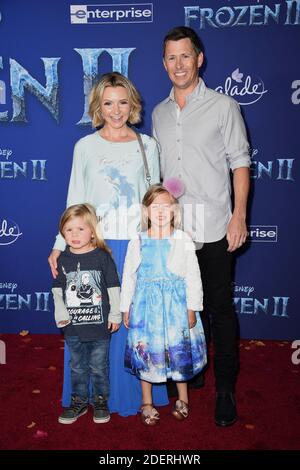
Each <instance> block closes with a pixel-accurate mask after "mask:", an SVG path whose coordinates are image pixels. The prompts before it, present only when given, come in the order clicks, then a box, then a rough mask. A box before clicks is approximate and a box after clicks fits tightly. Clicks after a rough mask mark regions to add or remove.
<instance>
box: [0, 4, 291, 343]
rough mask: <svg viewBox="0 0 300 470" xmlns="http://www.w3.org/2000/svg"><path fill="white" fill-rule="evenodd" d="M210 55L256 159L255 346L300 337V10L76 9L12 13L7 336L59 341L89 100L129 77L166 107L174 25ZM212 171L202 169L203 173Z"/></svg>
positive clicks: (247, 290)
mask: <svg viewBox="0 0 300 470" xmlns="http://www.w3.org/2000/svg"><path fill="white" fill-rule="evenodd" d="M183 24H186V25H188V26H191V27H193V28H194V29H195V30H196V31H197V32H198V33H199V35H200V36H201V37H202V39H203V42H204V44H205V54H206V64H205V68H204V71H203V77H204V79H205V81H206V83H207V85H208V86H210V87H211V88H214V89H216V90H218V91H219V92H220V93H227V94H229V95H230V96H232V97H233V98H235V99H236V100H237V101H238V102H239V103H240V105H241V109H242V112H243V115H244V118H245V121H246V124H247V128H248V132H249V139H250V142H251V148H252V166H251V178H252V191H251V197H250V205H249V209H250V210H249V230H250V237H249V243H248V244H247V246H246V247H245V249H244V251H242V252H240V253H239V254H238V256H237V258H236V264H235V283H234V285H233V289H234V302H235V306H236V311H237V313H238V316H239V319H240V324H241V336H242V337H244V338H274V339H276V338H277V339H295V338H297V335H298V336H299V331H300V320H299V316H298V311H297V307H298V305H297V298H298V290H299V288H298V275H297V270H298V265H299V254H298V252H299V250H298V249H297V248H296V247H297V244H296V243H297V240H296V237H297V234H298V233H299V216H298V214H299V204H300V203H299V192H298V188H297V180H298V177H299V156H298V155H297V153H298V148H299V145H298V141H299V139H298V135H299V131H298V127H299V110H300V107H299V104H300V69H299V60H298V56H299V51H298V45H299V39H300V35H299V33H300V0H286V1H277V2H276V1H259V0H239V1H233V0H232V1H227V0H220V1H211V0H210V1H195V0H189V1H183V0H164V1H162V0H153V1H152V2H149V3H146V2H145V3H138V2H136V1H131V3H127V4H126V3H124V2H123V1H122V0H117V1H112V0H111V1H110V2H109V5H108V1H105V2H98V5H97V4H94V5H84V4H82V3H81V4H80V6H78V5H76V2H74V3H72V2H71V1H66V0H44V1H43V2H40V1H39V0H35V1H34V0H27V1H26V2H24V1H22V0H2V2H1V4H0V178H1V211H0V256H1V276H0V328H1V331H2V332H9V333H13V332H19V331H20V330H22V329H25V330H29V331H30V332H32V333H49V332H51V333H55V332H57V331H58V330H57V329H56V327H55V324H54V320H53V305H52V299H51V295H50V290H51V276H50V272H49V269H48V265H47V256H48V254H49V252H50V249H51V247H52V245H53V241H54V237H55V234H56V232H57V225H58V220H59V216H60V214H61V212H62V211H63V210H64V208H65V202H66V193H67V186H68V180H69V176H70V169H71V163H72V151H73V146H74V143H75V142H76V141H77V140H78V139H79V138H80V137H83V136H84V135H86V134H87V133H90V132H91V130H92V129H91V127H90V124H89V122H88V116H87V113H86V111H87V95H88V92H89V90H90V88H91V86H92V84H93V82H94V80H95V78H96V77H97V76H98V75H99V74H102V73H104V72H108V71H111V70H113V69H114V70H118V71H121V72H122V73H124V74H126V75H128V76H129V77H130V78H131V79H132V80H133V82H134V83H135V84H136V86H137V87H138V89H139V90H140V92H141V94H142V96H143V100H144V107H145V112H144V120H143V123H142V125H141V130H142V131H145V132H148V133H150V132H151V130H150V126H151V112H152V109H153V107H154V106H155V104H156V103H158V102H159V101H161V100H162V99H163V98H165V97H166V96H167V94H168V93H169V90H170V82H169V80H168V77H167V75H166V73H165V71H164V68H163V65H162V60H161V59H162V40H163V37H164V35H165V33H166V32H167V31H168V30H169V29H170V28H172V27H173V26H176V25H183ZM199 171H201V168H199Z"/></svg>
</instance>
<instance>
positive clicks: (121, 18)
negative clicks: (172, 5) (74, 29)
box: [70, 3, 153, 24]
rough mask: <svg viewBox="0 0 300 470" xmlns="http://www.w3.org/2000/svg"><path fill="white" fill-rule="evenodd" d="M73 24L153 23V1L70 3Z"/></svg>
mask: <svg viewBox="0 0 300 470" xmlns="http://www.w3.org/2000/svg"><path fill="white" fill-rule="evenodd" d="M70 13H71V23H72V24H95V23H152V22H153V4H152V3H135V4H132V3H128V4H126V3H122V4H114V5H112V4H107V5H70Z"/></svg>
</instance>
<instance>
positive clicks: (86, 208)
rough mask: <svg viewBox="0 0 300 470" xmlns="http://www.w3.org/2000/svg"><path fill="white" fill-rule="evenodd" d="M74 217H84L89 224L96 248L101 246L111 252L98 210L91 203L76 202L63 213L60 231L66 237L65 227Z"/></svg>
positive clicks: (92, 240) (92, 242) (92, 241)
mask: <svg viewBox="0 0 300 470" xmlns="http://www.w3.org/2000/svg"><path fill="white" fill-rule="evenodd" d="M74 217H82V218H83V220H84V222H85V223H86V224H87V225H88V226H89V228H90V229H91V232H92V239H91V244H92V245H93V246H94V247H95V248H96V247H98V248H101V249H102V250H104V251H106V252H107V253H109V254H111V250H110V249H109V248H108V246H107V245H106V243H105V241H104V239H103V235H102V232H101V227H100V222H99V220H98V217H97V215H96V211H95V209H94V207H93V206H92V205H91V204H88V203H85V204H75V205H74V206H70V207H68V208H67V209H66V210H65V212H64V213H63V214H62V216H61V218H60V222H59V231H60V233H61V235H62V236H63V237H64V233H63V232H64V227H65V225H66V223H67V222H69V220H71V219H74Z"/></svg>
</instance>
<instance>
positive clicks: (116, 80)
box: [89, 72, 142, 127]
mask: <svg viewBox="0 0 300 470" xmlns="http://www.w3.org/2000/svg"><path fill="white" fill-rule="evenodd" d="M117 86H121V87H123V88H125V89H126V90H127V92H128V98H129V105H130V113H129V118H128V122H129V123H130V124H137V123H138V122H140V120H141V110H142V104H141V96H140V94H139V92H138V91H137V89H136V88H135V86H134V84H133V83H132V82H131V81H130V80H129V79H128V78H127V77H124V75H122V74H121V73H119V72H111V73H106V74H104V75H102V77H101V78H100V80H99V81H98V82H97V83H96V84H95V85H94V86H93V88H92V90H91V93H90V97H89V102H90V106H89V116H90V117H91V119H92V124H93V126H94V127H99V126H102V125H103V124H104V119H103V117H102V114H101V103H102V98H103V93H104V90H105V88H107V87H114V88H115V87H117Z"/></svg>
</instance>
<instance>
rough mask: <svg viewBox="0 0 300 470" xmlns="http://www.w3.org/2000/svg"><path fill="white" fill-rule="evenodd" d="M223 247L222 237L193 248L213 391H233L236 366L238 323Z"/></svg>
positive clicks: (224, 239)
mask: <svg viewBox="0 0 300 470" xmlns="http://www.w3.org/2000/svg"><path fill="white" fill-rule="evenodd" d="M227 248H228V243H227V240H226V237H224V238H223V239H222V240H220V241H217V242H213V243H204V245H203V248H202V249H201V250H197V251H196V254H197V258H198V262H199V266H200V270H201V278H202V283H203V293H204V309H203V312H202V315H201V319H202V323H203V328H204V333H205V338H206V340H207V344H208V343H209V339H210V325H211V329H212V339H213V344H214V350H215V356H214V371H215V379H216V390H217V391H219V392H220V391H234V386H235V381H236V376H237V372H238V367H239V359H238V345H237V333H238V323H237V317H236V314H235V311H234V308H233V303H232V293H231V282H232V280H231V262H232V255H231V253H229V252H228V251H227ZM209 320H211V321H209Z"/></svg>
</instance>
